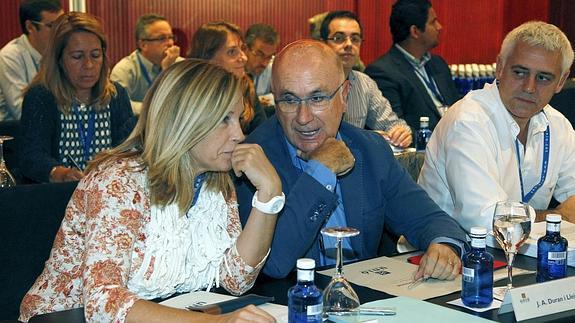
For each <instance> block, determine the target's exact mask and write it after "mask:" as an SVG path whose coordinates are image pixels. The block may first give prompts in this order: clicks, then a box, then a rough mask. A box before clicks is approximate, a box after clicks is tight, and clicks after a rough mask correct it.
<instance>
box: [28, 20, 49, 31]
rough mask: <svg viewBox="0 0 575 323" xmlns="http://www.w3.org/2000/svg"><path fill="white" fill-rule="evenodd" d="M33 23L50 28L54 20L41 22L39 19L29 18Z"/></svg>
mask: <svg viewBox="0 0 575 323" xmlns="http://www.w3.org/2000/svg"><path fill="white" fill-rule="evenodd" d="M30 21H31V22H32V23H33V24H35V25H38V26H44V27H46V28H50V29H51V28H52V27H53V26H54V22H53V21H52V22H41V21H37V20H30Z"/></svg>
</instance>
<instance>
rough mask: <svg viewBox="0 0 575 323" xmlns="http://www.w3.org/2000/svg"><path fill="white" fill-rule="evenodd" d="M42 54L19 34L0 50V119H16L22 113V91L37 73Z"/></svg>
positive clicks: (25, 37) (26, 38) (24, 36)
mask: <svg viewBox="0 0 575 323" xmlns="http://www.w3.org/2000/svg"><path fill="white" fill-rule="evenodd" d="M41 60H42V55H40V53H39V52H38V51H37V50H36V49H35V48H34V47H33V46H32V44H30V41H29V40H28V36H26V35H24V34H23V35H21V36H20V37H18V38H15V39H13V40H12V41H10V42H9V43H8V44H6V46H4V48H2V50H0V92H1V93H0V96H2V95H3V97H4V100H5V104H4V105H2V104H0V121H2V120H18V119H20V115H21V114H22V99H23V96H22V91H23V90H24V89H25V88H26V87H27V86H28V85H29V84H30V83H31V82H32V79H33V78H34V77H35V76H36V74H37V73H38V69H39V68H40V61H41Z"/></svg>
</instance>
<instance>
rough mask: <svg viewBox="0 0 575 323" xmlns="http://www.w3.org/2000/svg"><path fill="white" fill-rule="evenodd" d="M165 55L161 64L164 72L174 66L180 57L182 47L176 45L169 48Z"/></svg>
mask: <svg viewBox="0 0 575 323" xmlns="http://www.w3.org/2000/svg"><path fill="white" fill-rule="evenodd" d="M164 53H165V56H164V59H162V62H161V63H160V65H161V66H160V67H161V68H162V71H163V70H165V69H167V68H168V67H170V66H171V65H172V64H174V62H175V61H176V59H177V58H178V57H180V47H178V46H176V45H174V46H171V47H168V48H166V51H165V52H164Z"/></svg>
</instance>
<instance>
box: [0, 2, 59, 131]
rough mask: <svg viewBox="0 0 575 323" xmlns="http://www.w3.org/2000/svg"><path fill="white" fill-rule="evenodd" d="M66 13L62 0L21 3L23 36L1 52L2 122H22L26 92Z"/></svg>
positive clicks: (0, 107)
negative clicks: (61, 17)
mask: <svg viewBox="0 0 575 323" xmlns="http://www.w3.org/2000/svg"><path fill="white" fill-rule="evenodd" d="M63 13H64V12H63V11H62V5H61V4H60V0H23V1H21V2H20V8H19V17H20V28H21V29H22V35H20V37H18V38H15V39H13V40H11V41H10V42H9V43H8V44H6V46H4V47H3V48H2V49H1V50H0V121H2V120H19V119H20V115H21V113H22V98H23V92H24V90H25V89H26V87H27V86H28V85H29V84H30V83H31V82H32V79H33V78H34V76H36V74H37V73H38V69H39V68H40V61H41V59H42V55H43V54H44V52H45V50H46V47H47V46H48V40H49V39H50V30H51V29H52V26H53V24H54V21H55V20H56V18H58V16H60V15H61V14H63Z"/></svg>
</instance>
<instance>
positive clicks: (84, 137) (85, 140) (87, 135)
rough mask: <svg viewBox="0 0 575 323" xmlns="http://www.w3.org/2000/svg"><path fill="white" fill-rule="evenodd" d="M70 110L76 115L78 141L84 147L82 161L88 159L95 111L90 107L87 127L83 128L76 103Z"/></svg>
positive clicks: (93, 129) (92, 138)
mask: <svg viewBox="0 0 575 323" xmlns="http://www.w3.org/2000/svg"><path fill="white" fill-rule="evenodd" d="M72 110H73V111H74V114H75V115H76V126H77V131H78V135H79V136H80V141H81V142H82V147H83V148H84V163H86V162H88V160H90V148H91V147H92V142H93V141H94V134H95V128H96V112H95V111H94V110H93V109H90V111H89V112H88V113H89V115H88V129H87V130H84V123H83V122H82V116H80V110H79V109H78V105H77V104H74V105H73V108H72Z"/></svg>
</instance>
